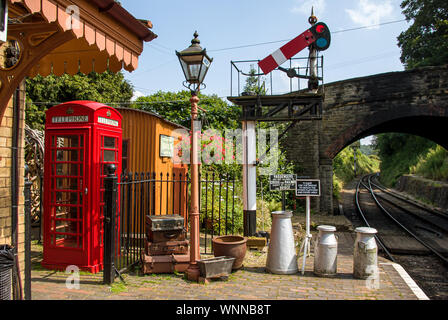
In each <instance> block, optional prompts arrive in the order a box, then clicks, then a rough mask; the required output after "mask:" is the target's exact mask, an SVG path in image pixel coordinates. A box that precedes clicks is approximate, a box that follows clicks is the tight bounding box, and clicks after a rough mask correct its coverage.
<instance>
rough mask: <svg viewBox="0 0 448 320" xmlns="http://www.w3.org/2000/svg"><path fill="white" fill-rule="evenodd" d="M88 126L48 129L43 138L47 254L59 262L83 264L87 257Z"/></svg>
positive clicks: (62, 263) (49, 257)
mask: <svg viewBox="0 0 448 320" xmlns="http://www.w3.org/2000/svg"><path fill="white" fill-rule="evenodd" d="M89 131H90V130H89V129H80V130H64V131H50V132H49V133H48V136H47V137H48V139H46V146H45V147H46V150H47V152H46V156H47V157H48V156H49V157H50V159H49V160H50V161H46V167H45V176H46V177H45V179H48V180H47V181H49V182H50V183H48V184H47V188H48V186H49V189H50V190H45V197H46V198H47V199H46V200H45V206H46V208H45V211H46V212H48V213H49V214H47V215H46V217H47V219H46V220H44V223H45V230H46V232H45V235H46V238H45V239H44V241H45V248H46V251H47V252H45V255H46V257H47V258H48V259H49V260H51V261H54V262H57V261H60V263H61V266H63V265H67V263H68V262H69V263H68V264H73V265H82V264H83V262H85V261H86V260H87V259H86V258H87V257H85V255H86V254H87V251H86V250H84V249H85V247H86V246H87V245H88V244H87V236H88V235H87V232H86V231H87V230H86V225H87V223H88V221H86V219H87V218H88V216H87V215H86V211H87V209H88V196H87V194H88V191H89V190H88V181H87V177H88V176H89V175H88V168H86V165H85V164H86V163H87V161H86V160H87V159H88V157H89V150H88V147H89V143H88V140H87V139H88V137H89Z"/></svg>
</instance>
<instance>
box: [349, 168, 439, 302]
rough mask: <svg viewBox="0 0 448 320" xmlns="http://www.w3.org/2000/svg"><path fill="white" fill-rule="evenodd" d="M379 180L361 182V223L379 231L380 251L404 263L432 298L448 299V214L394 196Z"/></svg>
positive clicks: (358, 192)
mask: <svg viewBox="0 0 448 320" xmlns="http://www.w3.org/2000/svg"><path fill="white" fill-rule="evenodd" d="M375 177H376V175H366V176H364V177H362V178H361V179H360V180H359V181H358V183H357V186H356V192H355V204H356V208H357V211H358V215H359V217H360V221H359V223H358V224H360V225H364V226H369V227H372V228H375V229H377V230H378V233H377V235H376V240H377V243H378V247H379V249H380V252H382V253H383V254H384V255H385V256H386V258H388V259H389V260H392V261H395V262H398V263H400V264H402V265H403V267H404V268H405V269H406V270H407V271H408V273H410V274H411V276H412V277H413V278H415V280H416V281H417V283H419V284H420V286H421V287H422V289H423V290H424V291H425V292H427V295H428V296H429V297H430V298H431V299H448V214H446V213H445V212H442V211H440V210H431V209H429V208H427V207H424V206H422V205H419V204H417V203H414V202H413V201H409V200H408V199H406V198H404V197H403V196H400V195H398V194H395V193H393V192H392V191H391V190H389V189H387V188H384V187H383V186H381V185H380V184H379V183H378V182H377V181H373V180H374V178H375ZM355 224H356V223H355ZM418 280H419V281H418Z"/></svg>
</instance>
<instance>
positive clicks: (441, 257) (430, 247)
mask: <svg viewBox="0 0 448 320" xmlns="http://www.w3.org/2000/svg"><path fill="white" fill-rule="evenodd" d="M372 176H373V175H369V176H368V180H367V181H368V183H369V186H368V189H369V191H370V194H371V195H372V198H373V199H374V200H375V202H376V204H377V205H378V207H379V208H380V209H381V210H382V211H383V213H384V214H386V215H387V216H388V217H389V218H391V219H392V221H394V222H395V223H396V224H397V225H398V226H399V227H400V228H402V229H403V230H404V231H406V232H407V233H408V234H409V235H411V236H412V237H413V238H414V239H415V240H417V241H418V242H420V243H421V244H422V245H423V246H424V247H426V248H428V249H429V250H430V251H431V252H432V253H434V254H435V255H436V256H437V257H439V258H440V259H441V260H442V261H443V262H444V263H445V264H447V265H448V259H447V258H446V257H444V256H443V255H442V254H440V253H439V252H438V251H437V250H436V249H434V248H433V247H432V246H430V245H429V244H427V243H426V242H425V241H423V240H422V239H420V238H419V237H418V236H417V235H416V234H414V233H413V232H412V231H410V230H409V229H408V228H406V227H405V226H404V225H403V224H401V223H400V222H399V221H398V220H397V219H395V218H394V217H393V216H392V215H391V214H390V213H389V211H387V210H386V209H385V208H384V207H383V206H382V205H381V203H380V202H379V201H378V199H377V198H376V196H375V193H374V192H373V188H372V185H371V181H370V179H371V178H372Z"/></svg>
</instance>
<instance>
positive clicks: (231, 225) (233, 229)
mask: <svg viewBox="0 0 448 320" xmlns="http://www.w3.org/2000/svg"><path fill="white" fill-rule="evenodd" d="M212 174H213V173H211V174H209V175H208V177H207V178H208V179H207V180H213V175H212ZM202 178H205V176H203V177H202ZM215 179H216V182H215V183H214V184H213V183H208V184H206V183H202V185H201V188H202V195H201V201H202V204H201V221H202V224H203V225H205V226H206V227H207V229H209V230H210V229H211V223H212V221H213V232H214V234H215V235H218V234H220V235H224V234H243V228H244V225H243V202H242V198H241V196H240V195H241V194H242V192H243V191H242V185H241V182H240V181H235V185H233V183H229V184H227V183H226V182H221V186H220V182H219V175H216V174H215ZM220 187H221V188H220ZM206 188H207V190H206ZM233 188H235V192H233ZM220 189H221V193H220ZM232 197H233V198H232ZM226 213H227V214H226ZM226 216H227V218H226Z"/></svg>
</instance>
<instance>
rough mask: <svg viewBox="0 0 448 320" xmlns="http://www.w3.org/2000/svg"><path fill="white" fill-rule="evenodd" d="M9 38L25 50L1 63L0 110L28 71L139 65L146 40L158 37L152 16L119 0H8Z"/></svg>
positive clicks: (71, 71) (72, 71) (115, 68)
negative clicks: (8, 62)
mask: <svg viewBox="0 0 448 320" xmlns="http://www.w3.org/2000/svg"><path fill="white" fill-rule="evenodd" d="M8 5H9V8H8V11H9V20H8V26H7V28H8V30H7V35H8V40H12V41H13V42H12V44H11V41H9V42H6V43H4V44H3V45H2V52H5V51H4V50H6V46H11V45H14V46H16V47H17V49H18V51H19V55H18V61H17V63H15V64H14V66H12V67H11V66H7V67H5V66H4V65H3V66H2V67H0V81H1V87H0V112H1V114H3V111H4V108H5V105H6V103H7V101H8V100H9V99H10V97H11V95H12V92H13V91H14V90H15V88H16V87H17V86H18V84H19V83H20V81H22V80H23V78H24V77H25V76H29V77H34V76H36V75H38V74H40V75H42V76H47V75H49V74H55V75H58V76H59V75H62V74H64V73H68V74H76V73H78V72H82V73H84V74H88V73H90V72H92V71H95V72H98V73H102V72H104V71H106V70H110V71H112V72H118V71H120V70H121V69H125V70H127V71H130V72H132V71H133V70H135V69H136V68H137V67H138V58H139V56H140V54H141V53H142V51H143V42H145V41H151V40H153V39H155V38H156V37H157V35H156V34H154V33H153V32H152V31H151V30H150V28H151V27H152V24H151V22H150V21H146V20H139V19H137V18H135V17H134V16H132V15H131V14H130V13H129V12H128V11H127V10H125V9H124V8H123V7H122V6H121V5H120V4H119V3H117V2H116V1H114V0H8Z"/></svg>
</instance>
